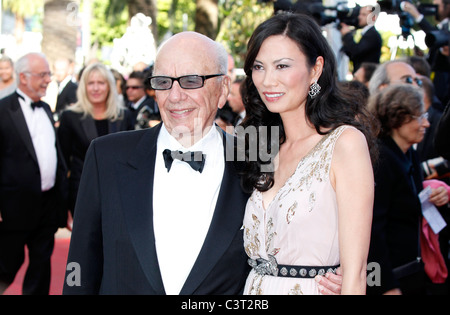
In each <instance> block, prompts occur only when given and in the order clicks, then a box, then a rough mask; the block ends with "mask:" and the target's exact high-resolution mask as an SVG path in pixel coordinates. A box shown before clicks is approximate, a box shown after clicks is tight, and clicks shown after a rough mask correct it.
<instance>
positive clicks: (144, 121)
mask: <svg viewBox="0 0 450 315" xmlns="http://www.w3.org/2000/svg"><path fill="white" fill-rule="evenodd" d="M146 79H147V77H146V75H145V73H144V72H141V71H133V72H131V74H130V76H129V77H128V80H127V84H126V85H125V89H126V93H127V98H128V104H127V107H128V108H129V109H130V111H131V113H132V114H133V123H134V125H135V129H145V128H149V127H150V124H149V123H150V121H152V120H158V121H160V120H161V116H160V114H159V110H158V105H157V104H156V102H155V100H154V99H153V98H152V97H150V96H149V95H148V94H147V91H146V86H145V80H146Z"/></svg>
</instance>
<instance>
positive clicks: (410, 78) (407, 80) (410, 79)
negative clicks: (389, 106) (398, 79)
mask: <svg viewBox="0 0 450 315" xmlns="http://www.w3.org/2000/svg"><path fill="white" fill-rule="evenodd" d="M402 80H403V81H404V82H405V83H408V84H413V83H414V82H416V84H417V86H419V87H422V85H423V83H422V80H421V79H419V78H413V77H410V76H407V77H404V78H402Z"/></svg>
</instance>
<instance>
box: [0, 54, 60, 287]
mask: <svg viewBox="0 0 450 315" xmlns="http://www.w3.org/2000/svg"><path fill="white" fill-rule="evenodd" d="M15 68H16V73H17V80H18V88H17V90H16V92H14V93H13V94H11V95H9V96H7V97H6V98H4V99H3V100H1V101H0V293H2V292H3V291H4V290H5V289H6V288H7V287H8V286H9V285H10V284H11V283H12V282H13V280H14V277H15V276H16V273H17V272H18V270H19V269H20V267H21V265H22V264H23V262H24V259H25V253H24V246H25V245H26V246H27V248H28V254H29V266H28V269H27V272H26V275H25V279H24V282H23V294H48V293H49V288H50V269H51V266H50V258H51V255H52V252H53V247H54V234H55V232H56V230H57V228H58V227H61V226H65V222H66V216H67V208H66V205H65V196H66V186H65V185H66V180H65V174H66V168H65V164H64V161H63V158H62V155H61V154H60V152H59V146H58V145H57V138H56V134H55V129H54V121H53V118H52V112H51V109H50V106H49V105H48V104H46V103H44V102H42V101H41V98H42V97H43V96H45V94H46V90H47V86H48V84H49V83H50V81H51V78H50V77H51V73H50V70H49V65H48V62H47V60H46V58H45V56H44V55H42V54H38V53H30V54H27V55H25V56H23V57H22V58H20V59H19V60H18V61H17V62H16V64H15Z"/></svg>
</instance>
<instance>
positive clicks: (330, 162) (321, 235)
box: [238, 13, 374, 294]
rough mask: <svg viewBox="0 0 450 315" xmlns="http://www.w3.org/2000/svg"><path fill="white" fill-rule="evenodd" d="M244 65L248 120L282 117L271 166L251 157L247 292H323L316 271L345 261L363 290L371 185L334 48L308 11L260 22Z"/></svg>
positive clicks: (347, 288) (366, 138)
mask: <svg viewBox="0 0 450 315" xmlns="http://www.w3.org/2000/svg"><path fill="white" fill-rule="evenodd" d="M244 69H245V72H246V74H247V78H246V83H245V87H246V89H245V90H246V91H245V93H244V101H245V105H246V112H247V115H248V116H247V118H246V120H245V121H244V123H243V127H248V126H256V127H257V128H256V129H257V130H260V129H258V127H261V126H263V127H264V126H279V143H280V145H279V149H278V148H276V147H270V145H268V148H269V151H271V154H274V153H276V157H275V159H274V160H273V161H269V162H270V163H272V164H270V165H267V163H268V162H264V161H263V160H262V159H261V158H259V157H258V160H256V161H254V160H252V155H251V154H250V152H248V156H247V162H246V167H245V172H244V174H243V177H242V184H243V186H244V188H246V189H248V190H250V191H253V193H252V196H251V198H250V199H249V201H248V203H247V207H246V214H245V218H244V246H245V250H246V252H247V254H248V256H249V263H250V265H251V266H252V267H253V269H252V271H251V272H250V275H249V277H248V279H247V283H246V287H245V290H244V293H245V294H318V293H320V290H319V289H320V288H319V287H318V285H317V282H316V281H315V277H316V275H318V274H319V275H324V274H325V273H326V272H327V271H328V272H330V271H331V272H334V271H335V270H336V268H337V267H338V265H340V266H341V268H342V274H343V278H342V294H364V293H365V288H366V262H367V253H368V248H369V242H370V227H371V220H372V206H373V193H374V182H373V171H372V163H371V152H370V149H369V148H372V143H374V142H373V140H374V139H373V137H372V133H371V128H370V127H368V126H369V125H370V124H368V123H367V121H366V119H368V117H369V116H366V113H365V109H364V106H362V105H361V103H358V101H357V100H356V99H355V97H354V96H353V99H350V98H349V97H348V95H347V96H346V95H344V94H343V92H342V91H340V90H339V89H338V87H337V78H336V65H335V60H334V55H333V52H332V50H331V48H330V47H329V45H328V43H327V42H326V40H325V38H324V37H323V36H322V33H321V30H320V28H319V27H318V25H317V24H316V23H315V21H314V20H312V19H311V18H309V17H308V16H305V15H296V14H290V13H289V14H279V15H276V16H274V17H272V18H271V19H269V20H268V21H266V22H264V23H262V24H261V25H260V26H259V27H258V28H257V29H256V30H255V32H254V34H253V35H252V38H251V39H250V41H249V44H248V54H247V58H246V61H245V66H244ZM268 129H270V128H268ZM268 131H269V132H268V133H267V135H268V138H269V139H270V138H271V135H270V130H268ZM265 134H266V133H260V134H258V137H259V138H258V141H260V140H263V142H261V143H264V139H260V138H262V137H264V135H265ZM238 136H239V134H238ZM247 138H248V139H250V137H247ZM248 139H247V141H249V140H248ZM266 142H267V141H266ZM246 145H247V148H250V147H251V146H250V143H246ZM260 150H261V148H260ZM277 150H278V151H277ZM247 151H248V150H247ZM275 151H277V152H275ZM262 166H265V168H262ZM267 166H273V169H272V170H269V171H266V169H267Z"/></svg>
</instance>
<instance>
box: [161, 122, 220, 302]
mask: <svg viewBox="0 0 450 315" xmlns="http://www.w3.org/2000/svg"><path fill="white" fill-rule="evenodd" d="M222 143H223V142H222V136H221V135H220V133H219V131H218V130H217V129H216V128H215V127H213V128H211V130H210V131H209V132H208V134H207V135H206V136H205V137H203V138H202V139H201V140H200V141H198V142H197V143H196V144H194V145H193V146H192V147H190V148H184V147H183V146H182V145H181V144H180V143H179V142H178V141H177V140H176V139H175V138H174V137H172V136H171V135H170V134H169V132H168V131H167V129H166V128H165V127H164V124H163V125H162V127H161V131H160V133H159V136H158V142H157V153H156V154H157V155H156V164H155V177H154V185H153V187H154V188H153V224H154V231H155V241H156V250H157V256H158V262H159V266H160V270H161V275H162V280H163V283H164V288H165V291H166V293H167V294H171V295H173V294H179V293H180V290H181V289H182V287H183V284H184V283H185V281H186V279H187V277H188V275H189V273H190V271H191V269H192V266H193V265H194V263H195V261H196V259H197V256H198V254H199V252H200V250H201V248H202V245H203V242H204V240H205V237H206V234H207V233H208V229H209V225H210V223H211V219H212V217H213V214H214V209H215V207H216V202H217V197H218V195H219V190H220V186H221V183H222V177H223V172H224V168H225V159H224V148H223V144H222ZM165 149H170V150H180V151H183V152H185V151H202V152H203V153H204V154H206V162H205V166H204V169H203V172H202V173H199V172H197V171H195V170H193V169H192V168H191V167H190V166H189V164H187V163H186V162H182V161H179V160H174V161H173V164H172V167H171V169H170V172H168V171H167V169H166V167H165V165H164V159H163V154H162V152H163V151H164V150H165Z"/></svg>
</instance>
